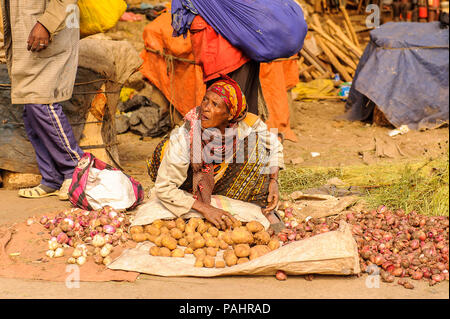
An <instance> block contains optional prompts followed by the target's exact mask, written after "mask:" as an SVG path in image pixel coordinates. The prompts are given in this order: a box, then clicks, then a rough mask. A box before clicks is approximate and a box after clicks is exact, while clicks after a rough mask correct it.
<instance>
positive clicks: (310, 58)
mask: <svg viewBox="0 0 450 319" xmlns="http://www.w3.org/2000/svg"><path fill="white" fill-rule="evenodd" d="M300 54H301V55H302V56H303V57H304V58H305V59H306V60H307V61H308V62H309V63H311V64H312V65H314V66H315V67H316V69H317V70H319V72H320V73H326V72H327V71H326V70H325V69H324V68H322V66H321V65H320V64H319V63H317V61H316V60H315V59H314V58H313V57H312V56H311V55H309V54H308V53H307V51H306V49H305V48H303V50H301V51H300Z"/></svg>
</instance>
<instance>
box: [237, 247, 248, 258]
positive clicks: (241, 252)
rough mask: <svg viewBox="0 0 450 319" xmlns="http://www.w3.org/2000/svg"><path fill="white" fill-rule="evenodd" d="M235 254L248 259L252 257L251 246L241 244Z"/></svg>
mask: <svg viewBox="0 0 450 319" xmlns="http://www.w3.org/2000/svg"><path fill="white" fill-rule="evenodd" d="M234 253H235V255H236V256H237V257H240V258H242V257H248V256H249V255H250V246H249V245H247V244H239V245H236V248H234Z"/></svg>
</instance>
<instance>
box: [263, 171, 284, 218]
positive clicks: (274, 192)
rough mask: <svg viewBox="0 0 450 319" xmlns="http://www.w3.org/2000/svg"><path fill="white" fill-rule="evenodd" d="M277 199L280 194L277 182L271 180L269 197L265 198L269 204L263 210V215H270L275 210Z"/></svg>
mask: <svg viewBox="0 0 450 319" xmlns="http://www.w3.org/2000/svg"><path fill="white" fill-rule="evenodd" d="M279 199H280V193H279V190H278V181H277V180H276V179H272V178H271V179H270V182H269V196H268V197H267V202H268V203H269V204H268V205H267V207H266V208H265V209H264V210H263V213H264V214H267V213H270V212H271V211H272V210H274V209H275V208H277V205H278V201H279Z"/></svg>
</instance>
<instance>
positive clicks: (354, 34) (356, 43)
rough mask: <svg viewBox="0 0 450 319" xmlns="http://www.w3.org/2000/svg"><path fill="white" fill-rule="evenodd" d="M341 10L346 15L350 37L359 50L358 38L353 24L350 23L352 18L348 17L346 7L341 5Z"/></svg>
mask: <svg viewBox="0 0 450 319" xmlns="http://www.w3.org/2000/svg"><path fill="white" fill-rule="evenodd" d="M339 9H341V12H342V14H343V15H344V19H345V22H346V23H347V25H348V28H349V29H350V36H351V39H352V41H353V43H354V44H355V45H356V46H357V47H358V48H359V47H360V45H359V41H358V37H357V36H356V32H355V29H354V28H353V24H352V22H351V21H350V17H349V16H348V13H347V9H346V8H345V5H342V4H341V5H340V6H339Z"/></svg>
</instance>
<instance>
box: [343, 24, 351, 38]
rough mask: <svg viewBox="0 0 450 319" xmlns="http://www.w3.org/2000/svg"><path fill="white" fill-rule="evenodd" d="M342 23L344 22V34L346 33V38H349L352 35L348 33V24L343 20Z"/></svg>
mask: <svg viewBox="0 0 450 319" xmlns="http://www.w3.org/2000/svg"><path fill="white" fill-rule="evenodd" d="M343 24H344V30H345V35H346V36H347V37H348V38H350V37H351V36H352V35H351V34H350V29H349V28H348V24H347V23H345V21H344V23H343Z"/></svg>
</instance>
